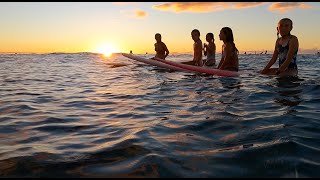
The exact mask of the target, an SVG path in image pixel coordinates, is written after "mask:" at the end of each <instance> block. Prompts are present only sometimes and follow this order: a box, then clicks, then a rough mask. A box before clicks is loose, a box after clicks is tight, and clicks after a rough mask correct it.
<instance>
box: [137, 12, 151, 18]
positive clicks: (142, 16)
mask: <svg viewBox="0 0 320 180" xmlns="http://www.w3.org/2000/svg"><path fill="white" fill-rule="evenodd" d="M146 16H148V14H147V13H146V12H145V11H142V10H135V17H137V18H144V17H146Z"/></svg>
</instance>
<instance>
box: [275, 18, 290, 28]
mask: <svg viewBox="0 0 320 180" xmlns="http://www.w3.org/2000/svg"><path fill="white" fill-rule="evenodd" d="M281 21H289V22H290V24H291V26H293V22H292V21H291V19H289V18H282V19H280V21H279V22H278V24H279V23H280V22H281Z"/></svg>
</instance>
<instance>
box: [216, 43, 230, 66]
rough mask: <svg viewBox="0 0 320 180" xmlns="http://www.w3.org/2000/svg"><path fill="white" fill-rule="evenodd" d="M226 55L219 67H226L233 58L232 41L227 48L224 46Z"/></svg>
mask: <svg viewBox="0 0 320 180" xmlns="http://www.w3.org/2000/svg"><path fill="white" fill-rule="evenodd" d="M224 51H225V52H226V53H225V56H224V59H223V62H222V63H221V66H220V67H219V69H222V70H223V69H224V67H225V66H226V65H227V64H229V61H230V60H231V53H232V46H231V44H230V43H227V44H226V46H225V48H224Z"/></svg>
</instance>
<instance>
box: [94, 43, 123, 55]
mask: <svg viewBox="0 0 320 180" xmlns="http://www.w3.org/2000/svg"><path fill="white" fill-rule="evenodd" d="M93 52H95V53H99V54H103V55H104V56H105V57H110V56H111V55H112V54H113V53H117V52H120V51H119V50H118V48H115V47H114V46H113V45H111V44H104V45H101V46H99V47H98V48H96V50H94V51H93Z"/></svg>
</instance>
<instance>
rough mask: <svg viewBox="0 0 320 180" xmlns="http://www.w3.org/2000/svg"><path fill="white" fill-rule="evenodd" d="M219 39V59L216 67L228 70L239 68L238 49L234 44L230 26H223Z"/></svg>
mask: <svg viewBox="0 0 320 180" xmlns="http://www.w3.org/2000/svg"><path fill="white" fill-rule="evenodd" d="M219 38H220V40H222V41H223V45H222V56H221V61H220V63H219V65H218V69H221V70H228V71H238V70H239V60H238V53H239V51H238V49H237V47H236V45H235V44H234V39H233V33H232V30H231V28H229V27H224V28H222V29H221V30H220V34H219Z"/></svg>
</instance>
